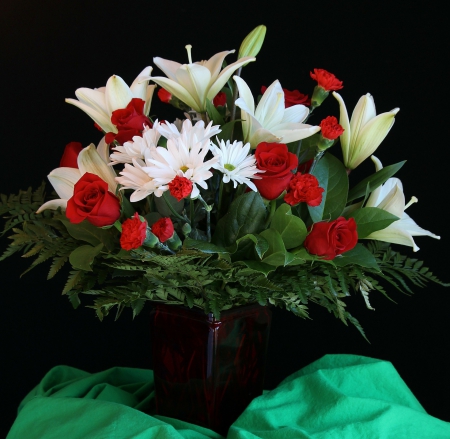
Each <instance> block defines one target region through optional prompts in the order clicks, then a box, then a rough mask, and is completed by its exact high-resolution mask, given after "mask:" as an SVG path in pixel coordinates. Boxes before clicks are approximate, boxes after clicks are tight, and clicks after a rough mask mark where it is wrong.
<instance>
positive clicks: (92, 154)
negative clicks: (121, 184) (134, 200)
mask: <svg viewBox="0 0 450 439" xmlns="http://www.w3.org/2000/svg"><path fill="white" fill-rule="evenodd" d="M78 168H79V170H80V172H81V175H83V174H84V173H85V172H90V173H91V174H95V175H98V176H99V177H100V178H101V179H102V180H104V181H105V182H106V183H108V189H109V191H110V192H112V193H113V194H115V193H116V189H117V182H116V180H115V178H116V173H115V171H114V169H113V168H112V167H111V166H108V165H107V164H106V163H105V162H104V161H103V159H102V158H101V156H100V154H99V153H98V152H97V149H96V148H95V146H94V144H93V143H91V144H90V145H89V146H87V147H86V148H84V149H82V150H81V152H80V153H79V154H78Z"/></svg>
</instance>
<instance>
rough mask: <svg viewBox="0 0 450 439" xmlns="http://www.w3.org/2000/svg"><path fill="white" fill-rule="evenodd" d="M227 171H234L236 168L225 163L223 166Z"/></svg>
mask: <svg viewBox="0 0 450 439" xmlns="http://www.w3.org/2000/svg"><path fill="white" fill-rule="evenodd" d="M223 167H224V168H225V169H226V170H227V171H234V170H235V169H236V166H234V165H232V164H230V163H227V164H226V165H224V166H223Z"/></svg>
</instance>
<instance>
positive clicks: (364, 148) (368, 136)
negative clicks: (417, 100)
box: [349, 108, 400, 169]
mask: <svg viewBox="0 0 450 439" xmlns="http://www.w3.org/2000/svg"><path fill="white" fill-rule="evenodd" d="M399 110H400V109H399V108H395V109H393V110H392V111H389V112H388V113H382V114H379V115H378V116H376V117H374V118H373V119H371V120H370V121H369V122H367V123H366V124H365V125H364V126H363V127H362V129H361V130H360V131H359V133H358V135H357V136H356V140H355V142H354V145H355V146H354V148H353V149H352V150H351V153H350V154H351V156H350V160H349V166H350V168H351V169H354V168H356V167H357V166H358V165H359V164H361V163H362V162H363V161H364V160H365V159H366V158H367V157H369V156H370V155H372V153H373V152H374V151H375V150H376V149H377V148H378V147H379V146H380V143H381V142H382V141H383V140H384V138H385V137H386V136H387V134H388V133H389V131H390V130H391V128H392V125H394V122H395V115H396V114H397V113H398V112H399Z"/></svg>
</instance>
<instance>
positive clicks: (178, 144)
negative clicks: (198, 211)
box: [143, 135, 219, 198]
mask: <svg viewBox="0 0 450 439" xmlns="http://www.w3.org/2000/svg"><path fill="white" fill-rule="evenodd" d="M186 137H187V138H189V135H187V136H186ZM194 138H195V136H194ZM210 145H211V141H210V140H209V139H208V138H207V139H204V140H203V141H201V142H198V141H197V142H195V143H192V144H185V143H184V142H183V138H182V137H181V136H180V137H178V138H174V139H169V140H168V141H167V149H166V148H163V147H158V148H156V150H155V152H154V154H153V157H154V158H153V159H148V160H146V163H147V164H150V165H152V166H149V167H146V168H143V169H144V171H145V172H146V173H147V174H148V175H149V176H150V177H151V178H152V179H153V181H154V182H155V184H156V186H157V189H156V190H155V195H156V196H157V197H160V196H162V194H163V192H165V191H166V190H168V189H169V186H168V184H169V183H170V182H171V181H172V180H173V179H174V178H175V177H176V176H177V175H178V176H179V177H185V178H187V179H188V180H190V181H191V182H192V184H193V186H192V192H191V198H197V196H198V195H199V193H200V191H199V189H198V187H197V185H199V186H201V187H202V188H204V189H207V188H208V185H207V184H206V180H208V179H209V178H211V177H212V175H213V174H212V172H211V171H210V170H209V169H210V168H211V167H212V166H213V165H214V164H215V163H216V162H217V161H218V160H219V158H218V157H214V158H212V159H211V160H207V161H206V162H205V161H204V160H205V157H206V154H208V152H209V151H210Z"/></svg>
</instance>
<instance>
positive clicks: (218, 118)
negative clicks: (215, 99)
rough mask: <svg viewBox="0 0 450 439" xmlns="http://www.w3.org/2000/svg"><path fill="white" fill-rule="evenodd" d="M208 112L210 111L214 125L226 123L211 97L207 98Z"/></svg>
mask: <svg viewBox="0 0 450 439" xmlns="http://www.w3.org/2000/svg"><path fill="white" fill-rule="evenodd" d="M206 112H207V113H208V116H209V118H210V120H212V121H213V125H223V124H224V123H225V122H224V120H223V118H222V116H221V115H220V113H219V112H218V111H217V109H216V107H215V106H214V104H213V103H212V102H211V101H210V100H209V99H206Z"/></svg>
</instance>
